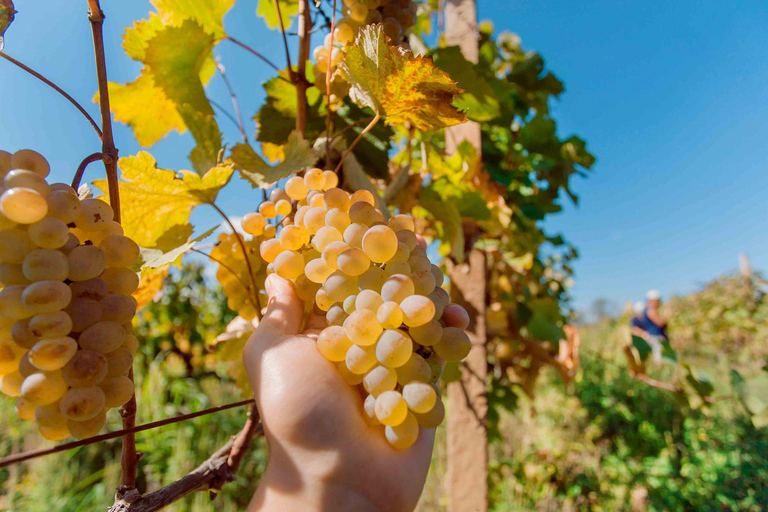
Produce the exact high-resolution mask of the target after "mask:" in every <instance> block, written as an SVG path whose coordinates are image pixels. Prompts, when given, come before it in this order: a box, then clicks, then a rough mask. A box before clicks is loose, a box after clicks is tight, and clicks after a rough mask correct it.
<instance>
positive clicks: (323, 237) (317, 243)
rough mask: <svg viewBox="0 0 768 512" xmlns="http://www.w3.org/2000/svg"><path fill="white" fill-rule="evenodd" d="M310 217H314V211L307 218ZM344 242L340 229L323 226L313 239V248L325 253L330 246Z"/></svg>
mask: <svg viewBox="0 0 768 512" xmlns="http://www.w3.org/2000/svg"><path fill="white" fill-rule="evenodd" d="M313 210H314V208H313ZM310 215H312V211H310V212H309V213H308V214H307V217H306V218H309V216H310ZM342 240H343V238H342V236H341V232H340V231H339V230H338V229H336V228H334V227H331V226H323V227H321V228H320V229H319V230H318V231H317V232H316V234H315V237H314V238H313V239H312V246H313V247H314V248H315V249H317V250H318V251H320V252H323V251H324V250H325V248H326V247H328V244H330V243H333V242H341V241H342Z"/></svg>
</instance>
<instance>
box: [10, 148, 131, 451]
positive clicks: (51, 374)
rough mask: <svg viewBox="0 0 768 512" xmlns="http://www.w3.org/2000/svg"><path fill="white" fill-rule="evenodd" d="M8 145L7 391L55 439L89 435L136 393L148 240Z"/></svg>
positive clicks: (35, 156)
mask: <svg viewBox="0 0 768 512" xmlns="http://www.w3.org/2000/svg"><path fill="white" fill-rule="evenodd" d="M49 170H50V167H49V165H48V162H47V161H46V160H45V158H43V156H41V155H40V154H39V153H36V152H34V151H31V150H21V151H17V152H16V153H14V154H10V153H8V152H5V151H0V178H2V189H0V194H2V195H0V283H2V286H3V288H2V290H0V391H2V392H3V393H4V394H6V395H8V396H13V397H18V398H17V399H16V414H17V415H18V416H19V417H20V418H22V419H24V420H29V421H35V422H37V426H38V429H39V431H40V434H41V435H42V436H43V437H44V438H45V439H49V440H54V441H56V440H60V439H64V438H66V437H68V436H70V435H71V436H74V437H76V438H79V439H82V438H86V437H90V436H93V435H95V434H97V433H98V432H99V431H100V430H101V428H102V427H103V426H104V423H105V421H106V412H107V410H108V409H111V408H114V407H120V406H122V405H123V404H125V403H126V402H127V401H128V400H129V399H130V398H131V396H133V383H132V381H131V380H130V379H129V378H128V373H129V371H130V369H131V367H132V364H133V355H134V354H135V352H136V350H137V349H138V340H137V339H136V337H135V336H134V335H133V334H132V327H131V322H132V320H133V317H134V315H135V313H136V301H135V299H134V298H133V297H132V296H131V294H132V293H133V292H134V291H135V290H136V288H137V287H138V284H139V278H138V275H137V274H136V272H135V271H134V270H132V269H131V265H132V264H133V263H134V262H135V261H136V260H137V259H138V257H139V247H138V245H136V243H134V242H133V241H132V240H131V239H130V238H128V237H126V236H124V235H123V229H122V227H121V226H120V224H119V223H117V222H115V220H114V212H113V211H112V208H111V207H110V205H109V204H107V203H106V202H104V201H101V200H99V199H92V198H86V199H82V200H81V199H80V198H79V197H78V195H77V193H76V192H75V190H74V189H72V187H70V186H69V185H67V184H64V183H53V184H50V185H49V184H48V183H47V182H46V179H45V178H46V177H47V176H48V173H49Z"/></svg>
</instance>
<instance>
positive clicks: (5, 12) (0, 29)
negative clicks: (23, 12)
mask: <svg viewBox="0 0 768 512" xmlns="http://www.w3.org/2000/svg"><path fill="white" fill-rule="evenodd" d="M15 16H16V9H14V7H13V2H12V1H11V0H0V50H2V49H3V47H4V46H5V42H4V41H3V37H4V36H5V31H6V30H8V27H10V26H11V23H13V18H14V17H15Z"/></svg>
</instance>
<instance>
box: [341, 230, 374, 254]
mask: <svg viewBox="0 0 768 512" xmlns="http://www.w3.org/2000/svg"><path fill="white" fill-rule="evenodd" d="M367 231H368V226H366V225H365V224H361V223H358V222H353V223H352V224H350V225H349V226H348V227H347V229H345V230H344V241H345V242H346V243H347V244H348V245H349V246H350V247H355V248H357V249H362V248H363V237H364V236H365V234H366V232H367ZM369 257H370V255H369Z"/></svg>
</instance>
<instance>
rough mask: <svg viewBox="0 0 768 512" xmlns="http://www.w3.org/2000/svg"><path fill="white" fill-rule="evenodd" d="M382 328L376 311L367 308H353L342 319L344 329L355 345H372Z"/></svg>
mask: <svg viewBox="0 0 768 512" xmlns="http://www.w3.org/2000/svg"><path fill="white" fill-rule="evenodd" d="M383 330H384V329H383V328H382V327H381V324H380V323H379V321H378V320H377V319H376V313H374V312H373V311H369V310H367V309H361V310H355V311H354V312H353V313H352V314H350V315H349V317H348V318H347V319H346V320H344V331H345V332H346V333H347V336H348V337H349V339H350V340H352V342H353V343H354V344H355V345H360V346H363V347H367V346H369V345H373V344H374V343H376V340H377V339H378V338H379V335H380V334H381V333H382V331H383Z"/></svg>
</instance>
